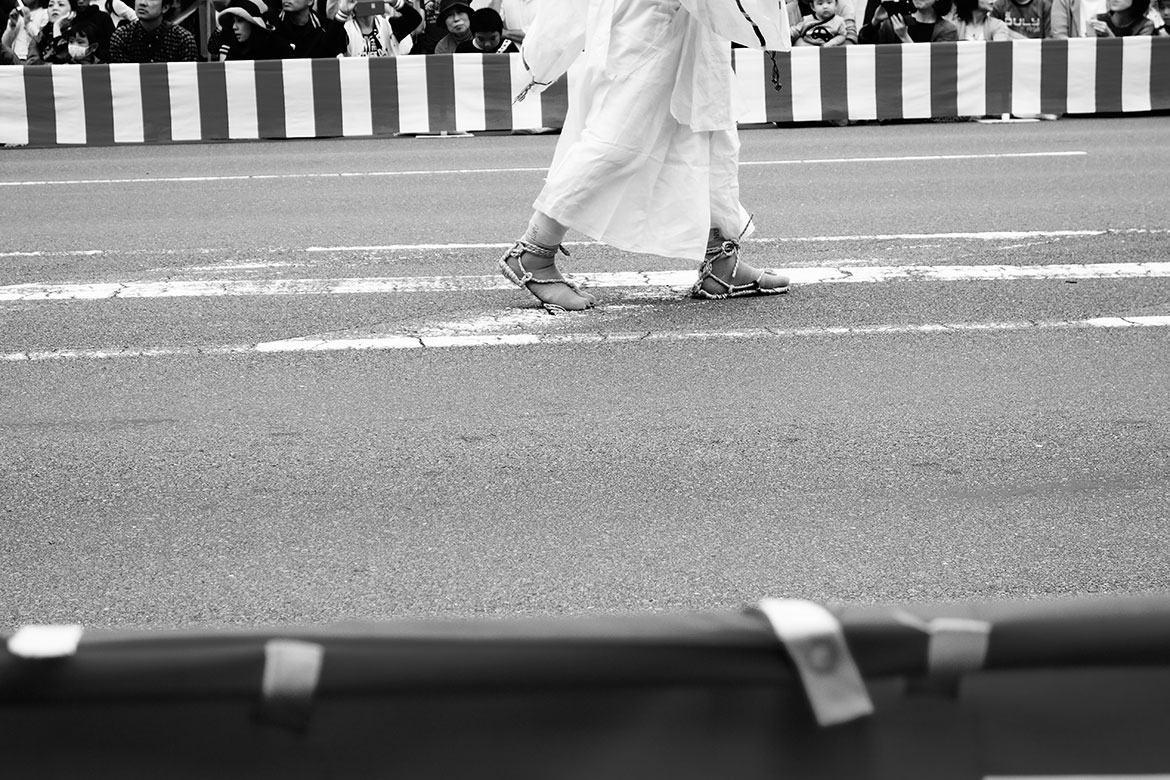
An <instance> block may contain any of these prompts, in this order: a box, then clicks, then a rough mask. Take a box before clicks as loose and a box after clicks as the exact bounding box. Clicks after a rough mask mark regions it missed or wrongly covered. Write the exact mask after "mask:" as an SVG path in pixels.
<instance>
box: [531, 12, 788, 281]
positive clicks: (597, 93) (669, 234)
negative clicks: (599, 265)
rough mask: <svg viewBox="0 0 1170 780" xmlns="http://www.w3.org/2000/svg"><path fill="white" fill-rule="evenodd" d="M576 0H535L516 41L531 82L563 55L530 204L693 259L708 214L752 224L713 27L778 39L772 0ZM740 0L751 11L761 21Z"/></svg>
mask: <svg viewBox="0 0 1170 780" xmlns="http://www.w3.org/2000/svg"><path fill="white" fill-rule="evenodd" d="M587 3H588V6H587V9H585V10H586V12H585V13H584V14H582V13H581V10H582V8H581V7H580V6H581V0H542V3H541V5H540V7H539V10H538V12H537V15H536V20H535V22H534V24H533V26H532V29H531V30H529V32H528V37H527V38H526V39H525V42H524V48H523V52H524V59H525V63H526V65H527V66H528V67H529V69H530V71H531V73H532V76H533V78H534V79H535V80H536V81H538V82H551V81H553V80H555V79H556V78H557V77H558V76H559V75H561V74H562V73H564V72H565V70H566V69H568V68H569V67H570V65H573V71H572V74H571V76H570V79H569V85H570V90H571V91H570V94H569V110H568V114H567V116H566V118H565V125H564V128H563V129H562V132H561V137H560V139H559V142H558V144H557V150H556V153H555V155H554V157H553V162H552V165H551V167H550V169H549V174H548V179H547V181H546V183H545V186H544V188H543V189H542V190H541V192H540V195H539V196H538V197H537V199H536V202H535V203H534V204H533V205H534V207H535V208H536V210H538V211H540V212H542V213H544V214H547V215H548V216H550V217H552V218H553V219H555V220H556V221H558V222H560V223H561V224H563V225H566V226H568V227H570V228H572V229H573V230H577V231H579V232H581V233H584V234H585V235H587V236H590V237H592V238H594V239H596V240H599V241H603V242H605V243H607V244H610V245H611V246H615V247H617V248H619V249H624V250H627V251H630V252H645V253H649V254H656V255H663V256H666V257H677V258H685V259H690V260H696V261H697V260H701V259H702V257H703V253H704V250H705V248H706V244H707V232H708V230H709V229H710V228H712V227H717V228H719V229H720V230H721V231H722V232H723V233H724V235H727V236H733V237H734V236H739V235H741V234H743V233H744V232H745V231H748V230H750V225H749V217H748V214H747V212H746V211H745V210H744V208H743V207H742V206H741V205H740V202H739V171H738V168H739V164H738V157H739V138H738V135H737V133H736V129H735V118H736V99H735V98H736V95H735V83H734V74H733V72H732V68H731V47H730V43H729V41H728V38H727V37H725V36H731V35H734V36H735V37H736V39H737V40H739V41H740V42H742V43H744V44H745V45H754V46H755V47H757V48H759V47H761V46H762V45H765V44H766V45H768V47H769V48H775V49H781V48H787V47H788V45H789V43H788V42H789V35H788V31H787V17H786V16H785V15H784V14H783V13H782V11H781V10H780V7H779V3H777V2H775V0H727V1H726V2H724V1H723V0H587ZM741 3H742V4H743V6H744V7H747V8H749V11H750V10H756V11H758V13H756V14H754V15H753V18H752V21H753V22H755V24H756V25H758V27H759V32H757V29H756V28H754V27H753V25H752V24H751V23H749V22H747V20H746V19H745V17H744V16H743V14H742V13H741V12H740V11H739V10H738V9H739V6H740V4H741ZM688 9H695V10H694V12H692V11H691V10H688ZM773 10H774V13H772V11H773ZM720 33H722V35H721V34H720ZM582 50H583V51H584V53H583V56H582Z"/></svg>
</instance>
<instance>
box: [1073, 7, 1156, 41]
mask: <svg viewBox="0 0 1170 780" xmlns="http://www.w3.org/2000/svg"><path fill="white" fill-rule="evenodd" d="M1107 8H1108V10H1107V11H1106V12H1105V13H1103V14H1097V18H1096V19H1093V20H1092V21H1090V22H1089V29H1091V30H1092V31H1093V32H1094V33H1096V35H1097V37H1098V38H1122V37H1125V36H1130V35H1154V23H1153V22H1152V21H1150V20H1149V19H1148V18H1147V17H1146V13H1147V12H1148V11H1149V10H1150V0H1109V3H1108V5H1107Z"/></svg>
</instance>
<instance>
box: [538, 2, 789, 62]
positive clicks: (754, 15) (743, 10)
mask: <svg viewBox="0 0 1170 780" xmlns="http://www.w3.org/2000/svg"><path fill="white" fill-rule="evenodd" d="M545 2H548V0H545ZM682 5H683V8H686V9H687V12H688V13H690V14H691V16H693V17H695V19H696V20H698V21H699V22H700V23H701V24H703V25H704V26H706V27H709V28H710V29H712V30H714V31H715V32H716V33H717V34H719V35H720V36H722V37H724V38H726V39H728V40H729V41H735V42H736V43H738V44H740V45H742V46H747V47H748V48H751V49H765V50H767V51H788V50H789V49H791V48H792V37H791V33H789V31H788V14H787V13H786V12H785V10H784V9H783V8H781V3H779V2H777V0H682Z"/></svg>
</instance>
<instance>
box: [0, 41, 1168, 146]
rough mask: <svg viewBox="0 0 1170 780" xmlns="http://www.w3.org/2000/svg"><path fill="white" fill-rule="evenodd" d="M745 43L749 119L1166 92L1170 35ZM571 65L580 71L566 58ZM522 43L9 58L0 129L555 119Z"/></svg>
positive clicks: (1094, 104) (74, 136)
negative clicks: (221, 56) (253, 54)
mask: <svg viewBox="0 0 1170 780" xmlns="http://www.w3.org/2000/svg"><path fill="white" fill-rule="evenodd" d="M776 62H777V64H778V66H779V68H780V77H781V81H782V83H783V84H784V88H783V89H782V90H780V91H776V90H774V89H773V88H772V85H771V78H770V74H771V61H770V60H769V59H768V58H767V57H766V56H765V55H764V54H762V53H760V52H756V51H750V50H745V49H739V50H736V57H735V65H736V72H737V76H738V81H739V84H740V91H741V94H742V97H743V111H742V114H741V117H740V121H741V123H745V124H746V123H758V122H815V121H824V120H841V119H850V120H866V119H915V118H930V117H954V116H987V115H998V114H1003V113H1016V114H1028V113H1033V114H1034V113H1041V112H1043V113H1053V114H1064V113H1074V114H1094V113H1113V112H1133V111H1150V110H1159V109H1167V108H1170V79H1167V78H1165V76H1164V75H1162V76H1161V77H1156V74H1167V73H1170V40H1167V39H1164V38H1149V37H1141V38H1136V37H1135V38H1115V39H1084V38H1082V39H1072V40H1044V41H1030V40H1025V41H1012V42H1003V43H974V42H964V43H957V44H956V43H936V44H930V45H921V44H919V45H908V46H848V47H841V48H834V49H824V50H822V49H817V48H812V47H808V48H798V49H795V50H793V51H792V52H789V53H784V54H778V55H777V56H776ZM570 77H571V74H570ZM527 81H528V79H527V77H526V74H525V71H524V67H523V65H522V63H521V61H520V57H519V56H518V55H502V54H500V55H497V54H492V55H474V54H461V55H439V56H428V57H413V56H408V57H400V58H376V59H362V58H354V59H328V60H278V61H266V62H255V63H253V62H231V63H218V62H215V63H170V64H150V65H86V66H72V65H53V66H43V65H42V66H26V67H7V68H0V106H3V111H0V143H7V144H33V145H38V146H40V145H53V144H94V145H102V144H115V143H170V142H176V141H210V140H223V139H255V138H313V137H336V136H389V135H394V134H398V133H403V134H428V133H441V132H469V131H481V130H512V129H521V128H531V127H559V126H560V125H561V123H562V121H563V119H564V115H565V110H566V107H567V97H566V95H567V92H566V85H565V83H564V81H562V82H560V83H558V84H556V85H554V86H553V87H552V88H550V89H549V90H547V91H546V92H544V93H543V94H541V95H532V96H529V97H528V98H527V99H526V100H524V101H523V102H521V103H513V96H515V95H516V94H517V93H519V92H520V90H521V89H522V88H523V87H524V85H525V84H526V83H527Z"/></svg>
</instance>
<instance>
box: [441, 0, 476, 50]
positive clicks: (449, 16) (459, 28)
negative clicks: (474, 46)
mask: <svg viewBox="0 0 1170 780" xmlns="http://www.w3.org/2000/svg"><path fill="white" fill-rule="evenodd" d="M472 13H474V12H473V11H472V10H471V6H470V5H468V4H467V3H465V2H464V1H463V0H443V1H442V2H441V3H440V4H439V22H440V23H442V24H443V26H444V27H446V28H447V34H446V35H444V36H443V39H442V40H441V41H439V42H438V43H436V44H435V54H454V53H455V52H456V50H457V49H458V48H459V44H461V43H464V42H465V41H470V40H471V39H472V37H473V35H472V32H471V15H472Z"/></svg>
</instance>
